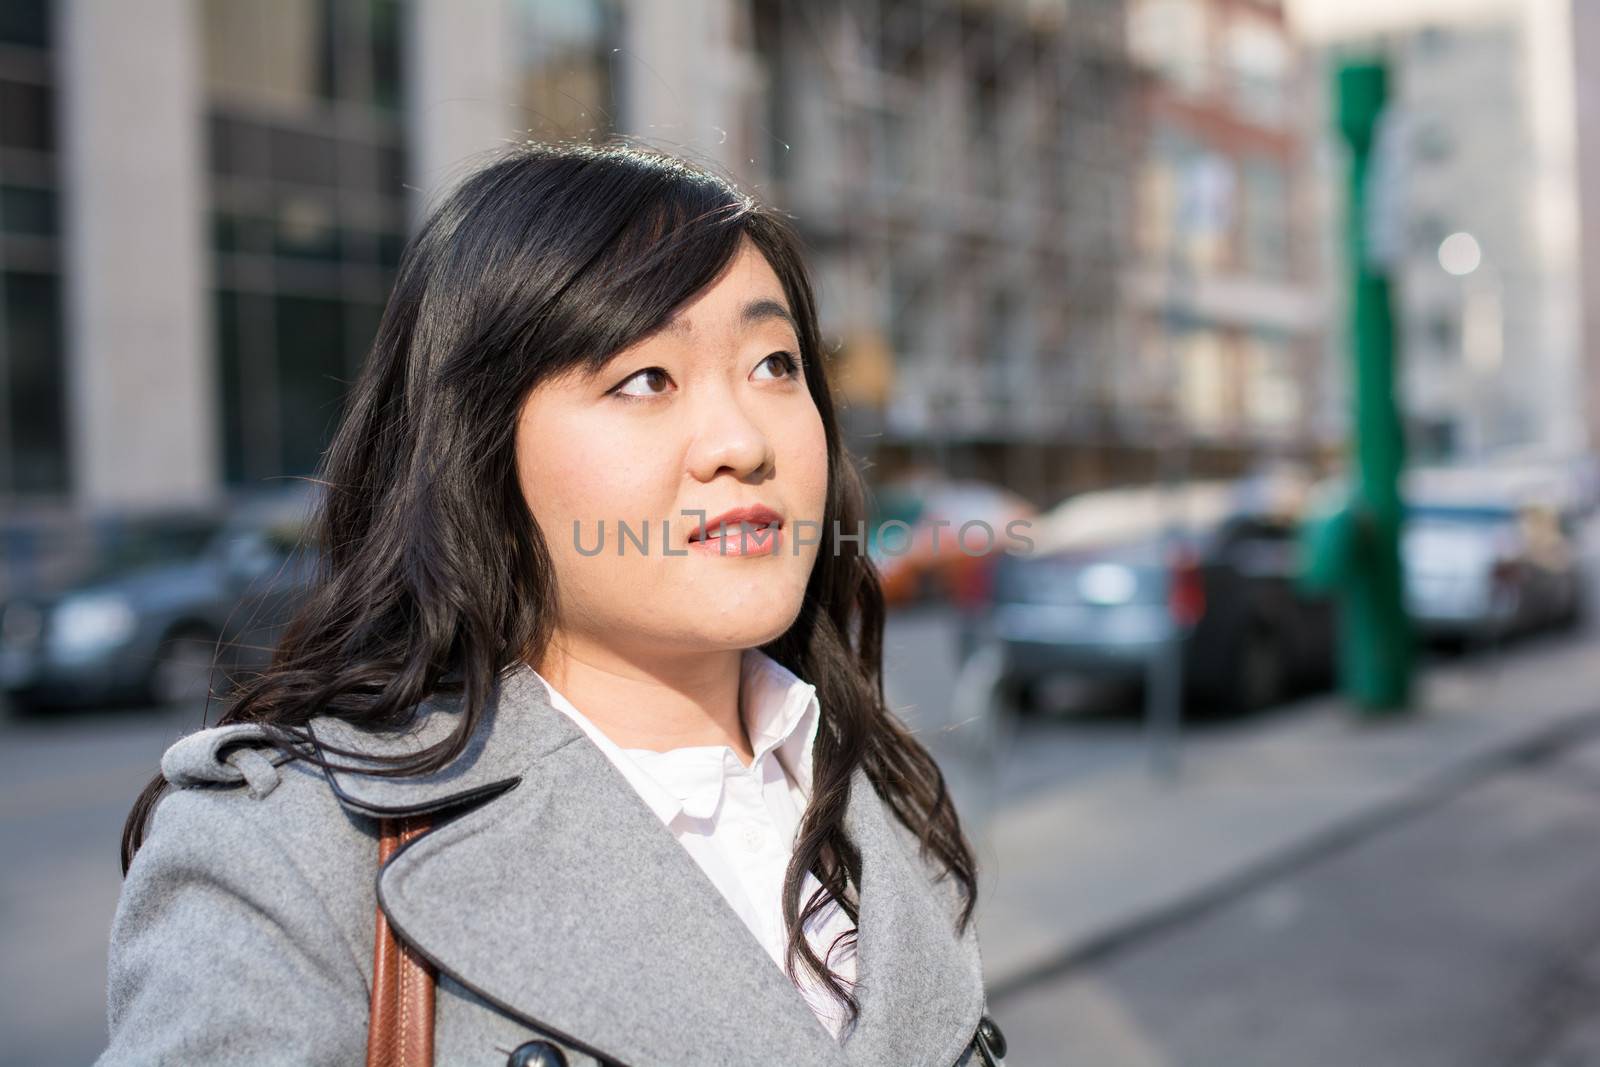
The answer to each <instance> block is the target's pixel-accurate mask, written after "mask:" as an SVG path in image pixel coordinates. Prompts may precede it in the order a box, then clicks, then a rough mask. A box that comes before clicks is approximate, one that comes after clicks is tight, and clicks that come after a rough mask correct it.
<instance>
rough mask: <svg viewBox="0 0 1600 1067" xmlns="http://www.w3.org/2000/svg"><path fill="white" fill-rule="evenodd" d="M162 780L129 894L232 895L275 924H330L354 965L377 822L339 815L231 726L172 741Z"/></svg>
mask: <svg viewBox="0 0 1600 1067" xmlns="http://www.w3.org/2000/svg"><path fill="white" fill-rule="evenodd" d="M161 773H162V776H163V777H164V778H165V779H166V780H167V783H168V788H167V790H166V791H165V792H164V793H163V794H162V795H161V796H160V798H159V799H158V800H157V802H156V806H155V810H154V811H153V812H152V814H151V816H150V821H149V824H148V826H147V827H146V833H145V840H144V843H143V845H142V846H141V848H140V849H139V851H138V853H137V854H135V856H134V859H133V863H132V864H131V865H130V867H129V870H128V882H129V883H138V882H140V881H141V880H142V881H146V882H154V883H159V884H160V885H161V886H164V887H165V888H166V889H167V890H168V891H176V889H177V888H178V887H180V886H182V885H187V884H192V883H194V882H195V881H197V880H199V881H204V882H207V883H209V884H212V885H216V886H225V887H238V888H239V889H240V890H241V891H244V890H247V891H248V892H249V894H250V895H251V897H252V898H253V900H254V901H255V903H256V905H257V906H258V907H259V908H263V909H264V908H270V909H272V911H273V912H274V913H275V914H277V915H279V916H280V917H281V918H284V919H298V918H304V919H305V921H306V922H308V923H317V924H321V925H326V924H327V923H328V922H329V921H330V920H331V921H332V923H333V924H334V925H335V926H337V927H339V928H340V929H341V930H342V931H345V932H346V934H347V936H348V938H349V940H350V941H351V945H350V948H351V950H352V952H353V953H354V954H355V956H356V958H357V959H358V960H360V959H362V958H364V955H365V953H364V950H361V949H360V933H361V931H363V930H364V929H365V928H366V927H368V926H371V924H372V907H373V905H374V895H375V891H374V888H373V879H374V877H375V875H376V871H377V847H378V846H377V834H378V826H377V821H376V820H375V819H371V818H367V817H365V816H362V815H360V814H356V813H352V812H350V811H348V810H347V809H346V808H345V807H343V806H342V805H341V804H340V803H339V801H338V799H337V798H336V796H335V795H334V793H333V791H332V790H331V789H330V788H329V785H328V782H327V779H326V777H325V775H324V774H323V772H322V770H321V769H320V768H318V767H317V766H316V765H314V764H312V763H309V762H307V761H305V760H302V759H299V758H298V756H297V754H296V753H295V752H293V751H292V750H291V751H285V750H282V749H280V748H278V747H276V745H275V744H274V743H273V735H272V734H271V733H270V732H269V731H268V730H267V729H266V728H264V727H261V726H257V725H253V724H239V725H230V726H218V727H210V728H207V729H203V730H199V731H196V732H195V733H192V734H189V735H187V736H185V737H183V738H181V739H180V740H178V741H177V742H176V743H174V744H173V745H172V746H170V747H169V748H168V749H167V751H166V753H165V754H164V755H163V756H162V759H161ZM152 888H154V887H152ZM125 892H126V888H125Z"/></svg>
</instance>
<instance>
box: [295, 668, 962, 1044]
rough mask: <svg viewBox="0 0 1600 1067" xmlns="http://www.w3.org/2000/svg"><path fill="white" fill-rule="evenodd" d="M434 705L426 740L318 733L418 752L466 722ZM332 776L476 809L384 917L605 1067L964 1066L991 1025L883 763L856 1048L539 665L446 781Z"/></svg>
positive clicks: (406, 881)
mask: <svg viewBox="0 0 1600 1067" xmlns="http://www.w3.org/2000/svg"><path fill="white" fill-rule="evenodd" d="M428 710H429V712H430V713H429V714H427V715H425V716H422V717H421V718H420V719H419V723H418V726H417V727H416V728H415V729H414V730H412V731H410V732H408V733H405V734H395V733H383V734H377V733H370V732H366V731H360V730H356V729H355V728H353V727H351V726H349V725H348V724H347V723H344V722H342V721H340V720H337V719H331V718H324V719H318V720H315V721H314V722H313V724H312V734H313V736H314V738H315V739H316V740H317V741H318V742H319V743H321V744H324V745H327V744H332V745H336V746H338V747H340V748H343V749H347V750H349V751H353V752H363V753H371V754H377V755H395V754H398V753H406V752H414V751H417V750H419V749H420V748H422V747H425V746H427V745H430V744H432V743H434V742H436V741H438V740H440V739H441V738H443V737H445V736H447V735H448V733H449V732H450V730H451V729H452V728H453V727H454V726H455V724H456V721H457V720H456V714H457V709H456V706H455V705H454V704H453V703H452V702H450V701H448V700H437V699H436V700H435V701H434V702H432V706H431V707H430V708H429V709H428ZM328 755H329V756H330V758H332V759H334V760H336V761H339V762H343V763H347V764H351V765H353V766H356V767H361V766H362V765H363V760H362V759H360V758H352V757H350V756H340V755H338V754H337V753H331V752H330V753H328ZM328 778H329V781H330V783H331V784H332V786H333V788H334V790H335V792H336V794H337V795H338V797H339V799H340V800H341V802H342V803H344V804H345V805H346V806H347V807H349V808H351V809H352V810H355V811H359V812H361V813H363V814H367V815H398V814H406V813H411V812H440V813H448V812H449V811H450V810H451V809H459V808H461V807H463V806H468V805H475V806H471V807H469V809H468V810H466V811H465V813H464V814H461V815H459V817H456V818H453V819H449V820H448V821H444V822H442V824H441V825H439V826H438V828H437V829H435V830H433V831H432V832H431V833H428V834H426V835H425V836H423V837H421V838H419V839H417V840H415V841H414V842H412V843H411V844H409V845H407V846H406V847H405V848H403V849H402V850H401V851H400V852H399V853H398V854H397V855H396V856H394V858H393V859H391V860H390V862H389V863H388V864H387V865H386V866H385V867H384V869H383V870H382V871H381V872H380V874H379V877H378V896H379V902H380V905H381V906H382V907H383V910H384V911H385V913H386V914H387V915H388V917H389V920H390V922H391V923H392V925H393V926H394V928H395V930H396V932H397V933H398V934H399V935H400V936H401V937H403V938H404V939H405V940H407V941H408V942H411V943H412V944H414V945H415V946H416V947H417V949H418V950H419V951H420V952H421V953H422V954H423V955H425V956H426V957H428V958H429V959H430V960H431V961H432V962H433V963H434V964H435V965H436V966H438V967H439V968H440V969H441V970H442V971H443V972H445V973H448V974H450V975H451V976H452V977H453V978H455V979H456V980H457V981H458V982H460V983H461V984H462V985H463V986H465V987H467V988H469V989H471V990H473V991H474V992H475V993H477V994H478V995H480V996H482V997H483V998H485V999H486V1000H489V1001H491V1002H493V1003H495V1004H496V1005H497V1006H499V1007H500V1008H501V1009H502V1010H504V1011H506V1012H508V1013H510V1014H512V1015H514V1016H517V1017H519V1018H521V1019H522V1020H523V1021H524V1022H526V1023H527V1024H528V1025H530V1026H533V1027H535V1028H538V1029H541V1030H544V1031H546V1032H548V1033H551V1034H552V1035H553V1036H556V1037H557V1038H558V1039H560V1040H564V1041H566V1042H568V1043H569V1044H571V1045H573V1046H575V1047H578V1048H582V1049H585V1050H587V1051H589V1052H590V1053H591V1054H593V1055H595V1056H597V1057H599V1058H601V1059H603V1060H609V1061H619V1062H622V1063H625V1064H669V1065H670V1064H685V1065H688V1064H698V1065H714V1064H746V1063H783V1064H786V1065H788V1064H793V1065H796V1067H809V1065H813V1064H815V1065H829V1067H844V1065H846V1064H853V1065H857V1067H865V1065H867V1064H883V1063H891V1062H893V1063H917V1064H922V1063H927V1064H930V1065H933V1064H936V1065H940V1067H943V1065H944V1064H949V1063H954V1062H955V1061H956V1059H958V1058H959V1056H960V1053H961V1051H962V1049H964V1048H965V1046H966V1042H967V1040H969V1039H970V1037H971V1034H972V1031H973V1029H974V1028H976V1026H977V1023H978V1017H979V1014H980V1013H981V1010H982V1001H983V991H982V980H981V973H980V970H979V967H978V962H977V950H976V942H975V941H974V940H973V937H972V933H971V931H970V930H969V932H968V937H966V938H964V939H957V938H956V936H955V933H954V931H953V929H952V928H951V925H950V922H951V920H950V915H951V905H950V902H949V901H948V900H947V899H946V897H945V896H944V894H943V893H942V892H941V890H942V887H939V886H934V885H932V884H931V883H930V881H929V876H928V873H927V872H926V869H925V868H924V867H923V865H922V863H921V861H920V860H919V859H918V858H917V857H916V855H915V851H914V850H915V841H914V839H912V838H911V837H910V835H909V833H907V832H906V831H905V830H904V828H903V827H900V826H899V824H898V822H897V821H895V820H894V817H893V814H892V813H891V812H890V811H889V810H888V809H887V808H886V807H885V806H884V804H883V803H882V801H881V800H880V799H879V798H878V796H877V794H876V793H875V791H874V790H873V789H872V787H871V784H870V782H869V780H868V779H867V777H866V775H865V773H864V772H861V771H857V773H856V776H855V778H854V779H853V780H852V783H851V796H850V801H849V805H848V808H847V816H846V818H847V826H848V827H849V830H850V832H851V833H852V835H854V837H855V839H856V841H857V842H858V843H859V845H860V848H861V852H862V879H863V885H862V887H861V918H860V923H859V929H858V943H857V978H858V986H857V992H858V996H859V999H860V1003H861V1007H862V1014H861V1017H860V1019H859V1020H858V1022H857V1025H856V1026H855V1027H854V1028H852V1029H851V1030H848V1031H847V1032H846V1037H845V1039H844V1041H843V1043H842V1045H841V1043H839V1042H836V1041H835V1040H834V1039H833V1037H832V1036H831V1035H830V1034H829V1033H828V1031H827V1030H826V1029H825V1028H824V1027H823V1026H822V1024H821V1023H820V1022H819V1021H818V1020H817V1019H816V1017H815V1016H814V1015H813V1014H812V1012H811V1010H810V1008H809V1007H808V1006H807V1005H806V1003H805V1001H804V999H803V998H802V997H801V996H800V994H799V992H798V991H797V990H796V989H795V988H794V985H793V984H792V983H791V982H790V981H789V979H788V977H787V976H786V975H785V974H784V973H783V972H782V971H781V970H779V968H778V967H776V966H775V965H774V964H773V962H772V959H771V957H769V956H768V955H767V953H766V951H765V949H764V948H762V946H761V944H760V943H759V942H758V941H757V940H756V938H755V937H754V935H752V934H751V933H750V931H749V930H748V929H747V928H746V927H745V925H744V923H743V922H742V921H741V920H740V919H739V917H738V915H737V914H736V913H735V912H734V911H733V909H732V908H731V907H730V906H729V905H728V904H727V902H726V900H725V899H724V898H723V897H722V894H721V893H720V892H719V891H718V890H717V888H716V886H715V885H714V884H712V882H711V881H710V879H709V878H707V877H706V875H705V873H704V871H702V870H701V868H700V866H699V865H698V864H697V863H695V862H694V860H693V858H691V857H690V855H689V854H688V852H687V851H685V850H684V848H683V847H682V846H681V845H680V844H679V843H678V842H677V841H676V840H675V839H674V837H673V836H672V834H671V833H670V831H668V830H667V829H666V827H664V826H662V825H661V822H660V820H659V819H657V818H656V816H655V815H654V813H652V812H651V811H650V809H649V808H648V807H647V806H646V805H645V803H644V801H643V800H641V799H640V798H639V796H638V795H637V793H635V792H634V790H633V788H632V787H631V786H630V785H629V784H628V782H627V780H626V779H625V778H623V777H622V775H621V773H620V772H618V771H617V770H616V768H614V767H613V766H612V765H611V763H610V762H609V761H608V760H607V759H606V757H605V755H604V754H603V753H602V752H601V751H600V750H599V749H598V748H596V747H595V746H594V744H593V743H592V742H590V740H589V739H588V738H587V737H586V736H585V735H584V734H583V732H582V731H581V730H580V729H579V728H578V726H577V725H576V724H575V723H573V722H572V720H570V719H569V718H567V717H566V716H565V715H563V714H561V713H560V712H559V711H557V710H556V709H555V708H553V707H551V706H550V704H549V702H548V700H547V698H546V695H545V691H544V687H543V686H542V685H540V684H539V683H538V681H537V679H536V678H535V677H534V676H533V674H532V672H531V671H529V670H527V669H525V668H522V669H515V670H513V671H512V672H511V673H510V674H508V675H507V676H506V677H505V678H504V679H503V680H502V682H501V685H500V689H499V692H498V693H497V695H496V698H495V699H494V700H492V701H491V705H490V707H489V708H488V709H487V711H486V714H485V716H484V720H483V722H482V723H480V725H479V727H478V729H477V730H476V731H475V732H474V735H473V737H472V738H471V739H470V741H469V743H468V745H467V747H466V748H465V750H464V751H463V752H462V754H461V755H460V756H458V757H457V758H455V759H454V760H452V761H451V762H450V763H449V764H447V765H446V766H445V767H444V768H442V769H441V770H439V771H436V772H433V773H431V774H428V775H421V776H410V777H381V776H375V775H371V774H364V773H360V772H359V771H355V770H352V771H330V772H328ZM485 800H487V801H488V802H487V803H485V802H483V801H485Z"/></svg>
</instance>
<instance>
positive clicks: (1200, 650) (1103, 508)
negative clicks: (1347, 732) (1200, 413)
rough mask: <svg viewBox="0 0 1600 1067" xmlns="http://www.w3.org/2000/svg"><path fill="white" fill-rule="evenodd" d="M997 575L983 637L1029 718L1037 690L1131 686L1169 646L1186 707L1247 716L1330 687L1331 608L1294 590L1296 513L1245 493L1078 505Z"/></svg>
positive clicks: (1046, 525) (1246, 489)
mask: <svg viewBox="0 0 1600 1067" xmlns="http://www.w3.org/2000/svg"><path fill="white" fill-rule="evenodd" d="M1040 532H1041V536H1040V537H1039V538H1038V539H1037V540H1036V544H1035V546H1034V548H1033V550H1032V551H1030V552H1028V553H1026V554H1020V555H1019V554H1008V555H1006V556H1004V557H1002V558H1001V559H1000V561H999V562H998V564H997V566H996V568H995V571H994V602H993V605H992V608H991V614H990V617H989V626H988V628H989V631H990V633H991V634H992V636H993V638H994V639H995V640H996V642H997V643H998V646H999V648H1000V649H1001V654H1002V659H1003V661H1004V666H1003V668H1002V672H1003V678H1004V684H1005V685H1006V687H1007V689H1008V690H1009V691H1010V693H1011V694H1012V695H1013V696H1014V698H1015V699H1016V701H1017V703H1018V705H1019V706H1020V707H1022V708H1024V709H1026V708H1027V707H1028V706H1029V705H1030V703H1031V702H1032V701H1031V694H1032V693H1034V692H1035V691H1036V686H1037V684H1038V683H1039V682H1041V681H1044V680H1046V679H1048V678H1050V677H1051V676H1055V675H1071V676H1078V677H1092V678H1101V679H1113V680H1122V681H1128V682H1137V681H1140V680H1142V678H1143V677H1144V674H1145V671H1146V670H1147V667H1148V664H1149V663H1150V660H1151V657H1152V656H1153V655H1154V654H1155V653H1156V652H1157V651H1158V650H1159V649H1160V648H1161V647H1162V645H1163V643H1164V642H1165V641H1167V640H1168V639H1169V638H1175V639H1176V640H1177V641H1178V642H1179V645H1180V647H1181V660H1182V671H1183V680H1184V688H1185V692H1186V696H1187V697H1188V698H1189V699H1191V700H1194V701H1196V702H1198V703H1201V704H1204V705H1207V706H1211V707H1214V708H1218V709H1224V710H1240V711H1242V710H1253V709H1258V708H1263V707H1267V706H1270V705H1272V704H1275V703H1278V702H1280V701H1282V700H1284V699H1286V698H1287V697H1289V696H1291V695H1293V694H1295V693H1296V692H1299V691H1303V690H1306V689H1310V688H1314V687H1318V686H1322V685H1325V684H1327V683H1328V682H1329V681H1330V680H1331V678H1332V675H1333V656H1334V643H1333V642H1334V635H1333V612H1332V607H1331V604H1330V603H1329V602H1328V601H1327V600H1324V599H1313V598H1309V597H1307V596H1306V595H1304V594H1302V593H1301V592H1299V591H1298V590H1297V588H1296V585H1295V575H1296V571H1297V567H1298V562H1297V548H1296V537H1295V533H1296V523H1295V512H1294V508H1293V506H1291V505H1288V504H1285V503H1284V502H1283V500H1282V499H1281V494H1274V493H1272V492H1266V493H1263V491H1262V487H1261V485H1260V484H1259V483H1256V482H1218V483H1188V484H1185V485H1183V486H1180V487H1177V489H1176V490H1175V491H1168V490H1166V489H1163V488H1161V487H1135V488H1128V489H1117V490H1107V491H1104V492H1097V493H1086V494H1082V495H1080V496H1077V497H1074V498H1072V499H1070V500H1068V501H1067V502H1066V503H1065V504H1063V505H1062V506H1060V507H1058V508H1057V509H1055V510H1054V511H1052V512H1051V513H1050V514H1049V515H1047V516H1046V517H1045V519H1044V520H1043V521H1042V523H1041V531H1040Z"/></svg>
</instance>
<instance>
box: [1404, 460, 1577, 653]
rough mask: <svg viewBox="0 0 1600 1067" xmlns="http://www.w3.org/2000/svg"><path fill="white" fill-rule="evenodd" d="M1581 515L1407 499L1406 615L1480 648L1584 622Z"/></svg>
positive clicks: (1495, 503)
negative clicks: (1543, 629) (1579, 543)
mask: <svg viewBox="0 0 1600 1067" xmlns="http://www.w3.org/2000/svg"><path fill="white" fill-rule="evenodd" d="M1579 521H1580V520H1579V516H1578V515H1577V513H1576V512H1575V511H1574V510H1572V509H1571V508H1564V507H1562V506H1561V505H1560V504H1558V503H1557V502H1554V501H1545V500H1543V499H1540V498H1531V499H1518V498H1516V497H1512V498H1510V499H1506V498H1499V497H1496V496H1495V495H1494V494H1490V493H1485V492H1480V493H1476V494H1472V495H1464V494H1460V493H1457V494H1453V495H1448V494H1442V493H1435V494H1432V495H1425V494H1422V493H1418V492H1411V493H1408V495H1407V503H1406V522H1405V526H1404V527H1403V532H1402V535H1401V559H1402V561H1403V563H1404V567H1405V594H1406V607H1407V610H1408V611H1409V612H1410V614H1411V617H1412V620H1413V622H1414V624H1415V625H1416V627H1417V629H1418V631H1419V632H1420V633H1421V634H1422V635H1423V636H1424V637H1425V638H1428V639H1432V640H1440V641H1467V642H1484V641H1496V640H1502V639H1504V638H1507V637H1511V636H1513V635H1516V634H1519V633H1524V632H1527V631H1530V630H1535V629H1538V628H1541V627H1548V626H1574V625H1576V624H1577V623H1578V622H1579V621H1580V620H1581V619H1582V617H1583V613H1584V607H1585V589H1586V583H1587V578H1586V575H1585V571H1584V568H1583V563H1582V555H1581V553H1580V552H1579V551H1578V550H1577V546H1576V541H1577V524H1578V522H1579Z"/></svg>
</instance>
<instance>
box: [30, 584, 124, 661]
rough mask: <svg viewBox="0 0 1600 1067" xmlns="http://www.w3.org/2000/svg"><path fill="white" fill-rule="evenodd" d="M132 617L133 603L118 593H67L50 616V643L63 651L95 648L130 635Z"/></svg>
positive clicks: (54, 649) (119, 640)
mask: <svg viewBox="0 0 1600 1067" xmlns="http://www.w3.org/2000/svg"><path fill="white" fill-rule="evenodd" d="M135 621H136V620H135V618H134V614H133V607H132V606H131V605H130V604H129V603H128V602H127V601H126V600H124V599H123V598H122V597H120V596H116V595H114V594H110V593H96V594H85V595H82V596H72V597H68V598H67V599H65V600H63V601H62V602H61V603H60V604H58V605H57V606H56V610H55V612H54V614H53V615H52V617H51V619H50V647H51V649H52V650H53V651H55V652H59V653H63V654H66V655H73V654H78V655H81V654H84V653H90V652H98V651H100V650H102V649H106V648H111V647H114V646H116V645H119V644H121V643H122V642H124V641H126V640H127V639H128V638H129V637H131V636H132V635H133V630H134V623H135Z"/></svg>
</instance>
